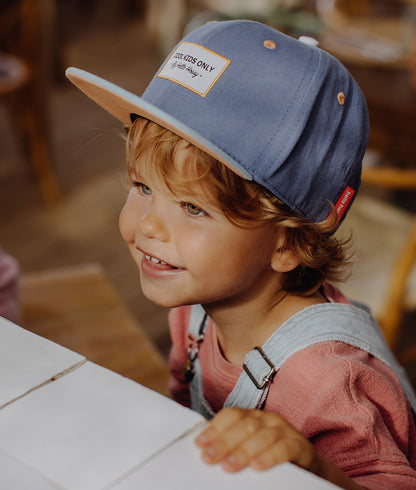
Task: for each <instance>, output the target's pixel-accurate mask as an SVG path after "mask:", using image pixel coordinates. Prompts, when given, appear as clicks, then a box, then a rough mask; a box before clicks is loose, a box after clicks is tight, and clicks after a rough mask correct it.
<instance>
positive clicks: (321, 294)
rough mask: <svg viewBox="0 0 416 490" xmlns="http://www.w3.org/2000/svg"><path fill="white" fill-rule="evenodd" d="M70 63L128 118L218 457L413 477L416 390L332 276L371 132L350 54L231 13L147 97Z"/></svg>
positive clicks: (355, 480) (139, 255) (183, 354)
mask: <svg viewBox="0 0 416 490" xmlns="http://www.w3.org/2000/svg"><path fill="white" fill-rule="evenodd" d="M306 41H307V40H306ZM67 75H68V77H69V78H70V79H71V81H73V82H74V83H75V84H76V85H77V86H78V87H79V88H80V89H81V90H83V91H84V92H85V93H86V94H87V95H89V96H90V97H91V98H92V99H94V100H95V101H96V102H98V103H99V104H100V105H101V106H103V107H104V108H105V109H107V110H108V111H110V112H111V113H112V114H113V115H115V116H116V117H117V118H118V119H120V120H121V121H123V122H124V123H125V124H127V125H128V126H129V134H128V138H127V153H128V174H129V178H130V180H131V184H132V187H131V190H130V192H129V194H128V197H127V201H126V204H125V206H124V208H123V210H122V212H121V215H120V230H121V233H122V236H123V238H124V240H125V241H126V243H127V245H128V247H129V249H130V252H131V254H132V256H133V259H134V260H135V262H136V263H137V265H138V267H139V270H140V280H141V286H142V289H143V292H144V294H145V295H146V296H147V297H148V298H149V299H150V300H152V301H154V302H155V303H157V304H158V305H162V306H165V307H168V308H173V309H172V310H171V313H170V328H171V334H172V340H173V347H172V352H171V357H170V363H171V370H172V380H171V391H172V394H173V396H174V398H175V399H176V400H178V401H179V402H180V403H183V404H185V405H189V406H191V407H192V408H193V409H195V410H198V411H199V412H200V413H202V414H204V415H205V416H206V417H207V418H211V417H214V418H213V420H212V422H211V424H210V425H209V427H208V428H207V429H206V430H205V431H204V432H202V433H201V434H200V435H199V436H198V438H197V440H196V443H197V445H198V446H199V447H200V448H201V449H202V457H203V459H204V460H205V461H206V462H208V463H221V464H222V465H223V467H224V468H225V469H226V470H228V471H238V470H239V469H241V468H243V467H245V466H247V465H250V466H252V467H253V468H256V469H260V470H261V469H266V468H269V467H270V466H272V465H275V464H278V463H281V462H283V461H291V462H293V463H295V464H298V465H299V466H302V467H304V468H306V469H308V470H309V471H312V472H314V473H316V474H317V475H319V476H321V477H323V478H325V479H327V480H329V481H331V482H333V483H335V484H337V485H339V486H341V487H343V488H347V489H348V488H351V489H354V488H373V489H377V490H379V489H382V488H388V489H394V488H400V489H405V488H408V489H410V488H415V487H416V428H415V421H414V412H412V409H413V410H416V399H415V397H414V394H413V392H412V389H411V387H410V385H409V383H408V381H407V379H406V378H405V376H404V375H403V373H402V371H401V370H400V368H399V367H398V366H397V364H396V362H395V360H394V358H393V356H392V355H391V353H390V352H389V350H388V348H387V347H386V345H385V343H384V340H383V338H382V336H381V334H380V332H379V331H378V329H377V326H376V325H375V323H374V321H373V319H372V317H371V315H370V314H369V312H368V311H367V310H365V309H364V308H363V307H361V306H358V305H354V304H352V303H351V302H350V301H349V300H348V299H346V298H345V297H344V296H343V295H342V294H341V292H340V291H339V290H338V289H336V288H335V287H334V286H333V285H332V284H331V283H330V282H328V281H329V280H334V279H338V278H339V274H340V270H341V267H342V266H343V265H344V262H345V250H344V246H343V244H342V243H340V242H339V240H338V239H337V238H336V237H335V236H334V235H333V233H334V231H335V230H336V229H337V227H338V226H339V224H340V223H341V221H342V220H343V218H344V217H345V213H346V212H347V210H348V208H349V206H350V205H351V202H352V201H353V199H354V197H355V195H356V192H357V190H358V187H359V183H360V172H361V161H362V158H363V154H364V151H365V148H366V143H367V135H368V117H367V110H366V105H365V101H364V99H363V96H362V94H361V92H360V90H359V88H358V87H357V85H356V84H355V82H354V80H353V79H352V78H351V76H350V75H349V74H348V72H347V71H346V70H345V68H344V67H343V66H342V65H341V64H340V63H339V62H338V61H336V60H335V59H334V58H333V57H331V56H330V55H328V54H327V53H325V52H323V51H322V50H320V49H319V48H317V47H315V46H311V45H308V43H307V42H303V41H297V40H294V39H291V38H289V37H287V36H285V35H283V34H281V33H279V32H277V31H275V30H274V29H271V28H270V27H267V26H264V25H262V24H258V23H255V22H249V21H231V22H216V23H210V24H207V25H205V26H203V27H201V28H199V29H197V30H195V31H193V32H192V33H190V34H189V35H188V36H187V37H186V38H185V39H184V40H183V41H182V42H181V43H179V45H178V46H177V47H176V48H175V49H174V51H173V52H172V53H171V54H170V56H169V57H168V58H167V60H166V62H165V63H164V64H163V65H162V67H161V69H160V70H159V71H158V73H157V74H156V76H155V77H154V79H153V80H152V82H151V83H150V85H149V87H148V88H147V90H146V91H145V93H144V94H143V97H142V98H140V97H137V96H135V95H133V94H131V93H129V92H126V91H124V90H123V89H120V88H119V87H117V86H115V85H112V84H110V83H108V82H106V81H105V80H102V79H100V78H98V77H95V76H93V75H91V74H89V73H86V72H83V71H81V70H77V69H73V68H71V69H69V70H68V72H67ZM191 305H194V306H191ZM224 407H225V408H224ZM216 414H217V415H216Z"/></svg>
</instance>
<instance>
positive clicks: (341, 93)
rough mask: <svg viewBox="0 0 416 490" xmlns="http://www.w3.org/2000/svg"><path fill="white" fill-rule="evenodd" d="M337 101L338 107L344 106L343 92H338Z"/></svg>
mask: <svg viewBox="0 0 416 490" xmlns="http://www.w3.org/2000/svg"><path fill="white" fill-rule="evenodd" d="M337 99H338V104H339V105H344V104H345V94H344V92H340V93H339V94H338V95H337Z"/></svg>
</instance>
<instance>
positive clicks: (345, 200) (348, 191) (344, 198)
mask: <svg viewBox="0 0 416 490" xmlns="http://www.w3.org/2000/svg"><path fill="white" fill-rule="evenodd" d="M354 194H355V190H354V189H352V188H351V187H349V186H348V185H347V187H346V188H345V190H344V192H343V193H342V194H341V197H340V198H339V199H338V201H337V202H336V204H335V209H336V210H337V213H338V218H339V219H341V218H342V216H343V215H344V213H345V211H346V210H347V209H348V205H349V203H350V202H351V199H352V198H353V197H354Z"/></svg>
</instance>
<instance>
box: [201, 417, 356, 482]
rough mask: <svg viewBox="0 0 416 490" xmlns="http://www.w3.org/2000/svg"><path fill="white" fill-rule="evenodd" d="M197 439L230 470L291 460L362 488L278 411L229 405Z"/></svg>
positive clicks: (211, 458)
mask: <svg viewBox="0 0 416 490" xmlns="http://www.w3.org/2000/svg"><path fill="white" fill-rule="evenodd" d="M195 442H196V444H197V446H199V447H200V448H201V449H202V459H203V460H204V461H205V462H206V463H209V464H214V463H221V464H222V466H223V468H224V469H225V470H226V471H230V472H234V471H239V470H241V469H243V468H245V467H246V466H251V467H252V468H253V469H255V470H266V469H268V468H271V467H272V466H275V465H277V464H280V463H284V462H288V461H289V462H291V463H294V464H296V465H298V466H300V467H302V468H304V469H306V470H308V471H311V472H312V473H315V474H316V475H318V476H320V477H321V478H324V479H326V480H328V481H330V482H332V483H335V484H336V485H338V486H340V487H341V488H344V489H347V490H348V489H350V490H356V489H361V488H362V487H360V486H359V485H358V484H357V483H355V482H354V481H353V480H351V479H350V478H349V477H348V476H347V475H346V474H345V473H343V472H342V471H341V470H340V469H339V468H337V467H336V466H335V465H334V464H333V463H332V462H331V461H329V460H328V459H326V458H325V457H324V456H322V455H320V454H319V453H318V452H317V451H316V450H315V448H314V447H313V445H312V444H311V443H310V442H309V441H308V440H307V439H306V438H305V437H303V436H302V434H300V433H299V432H298V431H297V430H296V429H294V428H293V427H292V426H291V425H290V424H289V423H288V422H287V421H286V420H285V419H283V418H282V417H280V416H279V415H277V414H275V413H268V412H263V411H261V410H243V409H241V408H225V409H223V410H221V412H219V413H218V414H217V415H216V416H215V417H214V419H213V420H212V422H211V423H210V425H209V426H208V428H207V429H205V430H204V431H203V432H201V433H200V434H199V435H198V436H197V438H196V440H195Z"/></svg>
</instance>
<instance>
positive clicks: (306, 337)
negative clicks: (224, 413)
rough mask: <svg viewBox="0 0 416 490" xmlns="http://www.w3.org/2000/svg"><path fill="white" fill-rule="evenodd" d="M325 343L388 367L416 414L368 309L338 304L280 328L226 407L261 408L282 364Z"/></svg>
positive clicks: (254, 356) (251, 360) (250, 360)
mask: <svg viewBox="0 0 416 490" xmlns="http://www.w3.org/2000/svg"><path fill="white" fill-rule="evenodd" d="M325 341H341V342H345V343H347V344H350V345H352V346H354V347H358V348H361V349H363V350H365V351H367V352H368V353H369V354H371V355H373V356H375V357H377V358H378V359H380V360H381V361H383V362H384V363H385V364H386V365H387V366H389V367H390V368H391V369H392V370H393V371H394V372H395V373H396V375H397V377H398V378H399V381H400V383H401V385H402V387H403V390H404V392H405V394H406V396H407V398H408V400H409V402H410V405H411V406H412V409H413V412H414V413H416V396H415V393H414V391H413V389H412V386H411V384H410V382H409V380H408V378H407V376H406V374H405V371H404V370H403V368H401V367H400V366H399V364H398V363H397V361H396V359H395V358H394V356H393V354H392V352H391V351H390V349H389V348H388V346H387V344H386V342H385V340H384V337H383V335H382V333H381V331H380V329H379V327H378V326H377V324H376V322H375V321H374V319H373V318H372V316H371V314H370V313H369V311H368V310H367V309H365V308H364V307H362V306H358V305H355V306H351V305H345V304H339V303H331V304H328V303H325V304H320V305H314V306H310V307H307V308H305V309H304V310H302V311H301V312H299V313H297V314H296V315H294V316H293V317H292V318H290V319H289V320H288V321H287V322H285V323H284V324H283V325H281V326H280V327H279V328H278V329H277V330H276V331H275V332H274V334H273V335H272V336H271V337H270V338H269V339H268V340H267V342H266V343H265V344H264V345H263V346H262V347H261V348H255V349H253V350H252V351H251V352H249V353H248V354H247V356H246V358H245V362H244V371H243V373H242V374H241V376H240V378H239V380H238V382H237V384H236V385H235V387H234V390H233V391H232V392H231V393H230V395H229V397H228V398H227V400H226V402H225V405H224V406H226V407H227V406H238V407H241V408H259V407H260V406H261V405H262V404H263V401H264V399H265V397H266V396H267V390H268V387H269V385H270V380H271V379H272V377H273V375H274V374H275V373H276V371H278V369H279V368H280V367H281V366H282V365H283V363H284V362H285V361H286V360H287V359H288V358H289V357H290V356H292V355H293V354H295V353H296V352H299V351H300V350H302V349H305V348H306V347H309V346H311V345H314V344H317V343H319V342H325Z"/></svg>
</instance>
